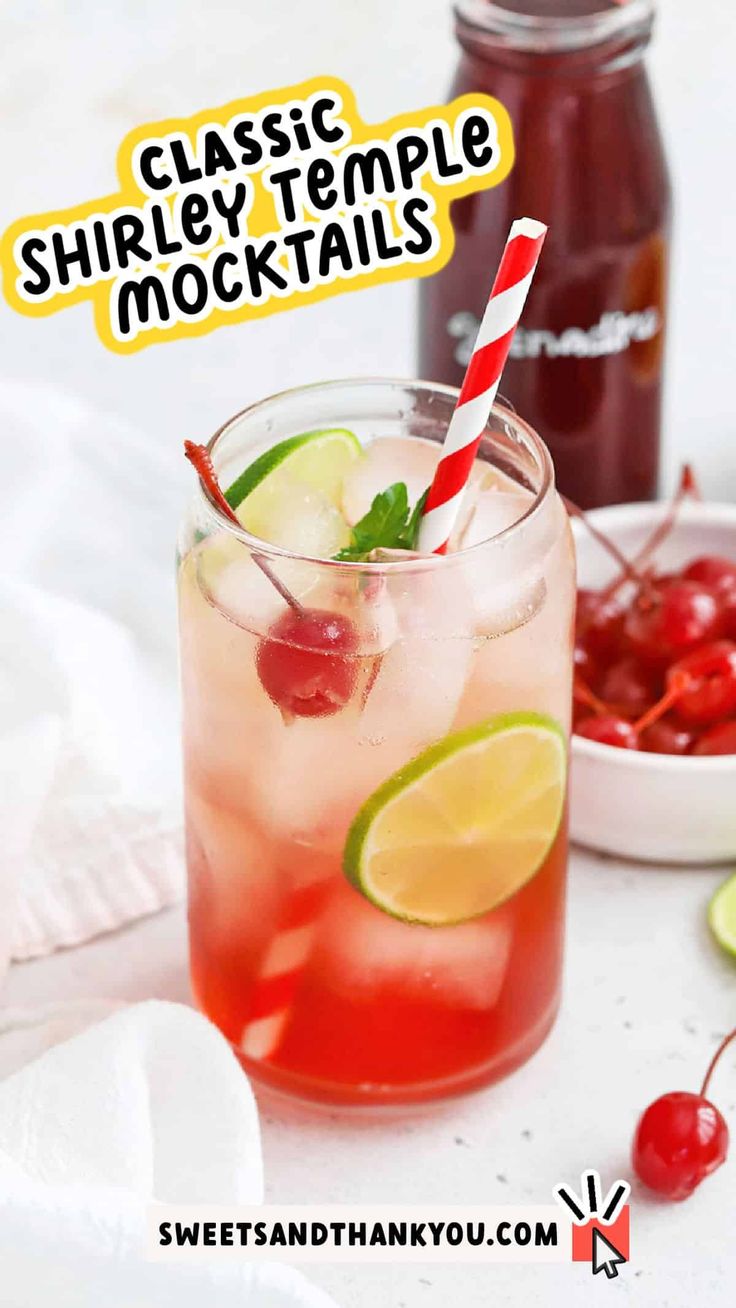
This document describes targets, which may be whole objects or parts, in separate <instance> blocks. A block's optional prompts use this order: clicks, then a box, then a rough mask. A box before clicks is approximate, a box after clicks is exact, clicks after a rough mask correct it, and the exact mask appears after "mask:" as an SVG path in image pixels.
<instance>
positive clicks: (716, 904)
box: [708, 873, 736, 957]
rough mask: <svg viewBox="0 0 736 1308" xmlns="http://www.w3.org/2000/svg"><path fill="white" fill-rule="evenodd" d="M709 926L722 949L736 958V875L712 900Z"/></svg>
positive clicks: (718, 890) (709, 906)
mask: <svg viewBox="0 0 736 1308" xmlns="http://www.w3.org/2000/svg"><path fill="white" fill-rule="evenodd" d="M708 925H709V927H710V929H711V931H712V932H713V935H714V936H715V938H716V940H717V941H718V943H719V945H720V946H721V948H722V949H725V950H726V952H727V953H729V954H733V955H734V956H735V957H736V873H734V875H733V876H730V877H729V878H728V881H724V883H723V885H722V886H719V887H718V889H717V891H716V893H715V894H714V896H713V898H712V899H711V901H710V903H709V905H708Z"/></svg>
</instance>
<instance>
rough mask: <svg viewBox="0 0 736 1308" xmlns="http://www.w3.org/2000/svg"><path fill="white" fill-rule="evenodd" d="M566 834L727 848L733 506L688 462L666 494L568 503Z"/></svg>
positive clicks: (732, 745)
mask: <svg viewBox="0 0 736 1308" xmlns="http://www.w3.org/2000/svg"><path fill="white" fill-rule="evenodd" d="M573 516H574V519H575V520H574V530H575V538H576V548H577V556H578V604H577V617H576V633H575V683H574V711H573V741H572V777H571V790H572V800H571V831H572V836H573V839H575V840H577V841H579V842H580V843H581V844H585V845H590V846H592V847H593V848H595V849H600V850H603V851H605V852H607V853H612V854H618V855H622V856H624V857H626V858H634V859H644V860H648V861H654V862H668V863H673V862H674V863H695V862H697V863H716V862H721V861H725V860H728V859H733V858H736V505H732V504H715V503H705V502H703V501H702V500H701V499H700V497H699V494H698V492H697V488H696V486H695V483H694V479H693V477H692V474H691V472H690V470H689V469H687V468H686V469H685V470H684V471H683V474H682V478H681V482H680V486H679V488H678V491H677V493H676V495H675V496H674V498H673V500H672V501H671V503H670V504H668V505H664V504H651V503H650V504H623V505H614V506H612V507H610V508H605V509H596V510H594V511H592V512H590V513H586V514H582V513H580V512H579V511H577V510H573Z"/></svg>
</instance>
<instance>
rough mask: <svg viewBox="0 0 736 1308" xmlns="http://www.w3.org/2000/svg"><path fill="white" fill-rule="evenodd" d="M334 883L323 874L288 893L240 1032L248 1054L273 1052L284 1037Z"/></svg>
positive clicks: (264, 1056)
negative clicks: (323, 910) (328, 893)
mask: <svg viewBox="0 0 736 1308" xmlns="http://www.w3.org/2000/svg"><path fill="white" fill-rule="evenodd" d="M329 885H330V881H329V879H325V878H323V877H320V878H319V879H318V880H316V881H309V882H307V883H306V884H305V885H303V886H301V887H300V888H299V889H298V890H295V891H293V892H291V893H289V894H288V897H287V900H286V905H285V909H284V912H283V914H282V916H281V920H280V922H279V925H278V928H277V930H276V933H275V935H274V936H273V938H272V940H271V942H270V944H269V946H268V948H267V949H266V953H265V956H264V958H263V961H262V963H261V966H260V969H259V972H258V976H257V977H256V980H255V982H254V984H253V991H252V994H251V997H250V1006H249V1012H248V1018H247V1021H246V1023H245V1026H244V1028H243V1032H242V1035H241V1037H240V1048H241V1050H242V1052H243V1053H244V1054H245V1055H246V1056H247V1057H248V1058H253V1059H268V1058H271V1057H273V1055H274V1054H275V1053H276V1051H277V1050H278V1048H279V1045H280V1044H281V1041H282V1040H283V1037H284V1034H285V1031H286V1027H287V1025H288V1022H289V1018H290V1017H291V1013H292V1009H293V1006H294V1000H295V998H296V993H297V990H298V989H299V985H300V983H301V980H302V976H303V974H304V969H305V967H306V965H307V963H308V961H309V957H310V955H311V953H312V948H313V945H314V937H315V935H316V931H317V926H318V923H319V918H320V915H321V912H322V908H323V906H324V903H325V899H326V896H327V891H328V889H329Z"/></svg>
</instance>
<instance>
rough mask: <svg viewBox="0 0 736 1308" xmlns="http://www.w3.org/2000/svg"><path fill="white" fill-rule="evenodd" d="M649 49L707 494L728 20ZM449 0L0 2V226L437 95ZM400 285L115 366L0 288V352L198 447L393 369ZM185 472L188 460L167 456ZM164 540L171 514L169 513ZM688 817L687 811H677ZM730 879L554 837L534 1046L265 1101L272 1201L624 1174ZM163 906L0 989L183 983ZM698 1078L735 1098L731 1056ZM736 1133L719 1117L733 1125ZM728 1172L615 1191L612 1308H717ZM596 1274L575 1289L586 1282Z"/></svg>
mask: <svg viewBox="0 0 736 1308" xmlns="http://www.w3.org/2000/svg"><path fill="white" fill-rule="evenodd" d="M662 8H663V14H662V19H661V22H660V34H659V40H658V42H657V46H656V48H655V50H654V53H653V59H652V66H653V71H654V74H655V83H656V87H657V91H658V97H659V102H660V106H661V109H662V117H663V122H664V128H665V134H666V137H667V141H668V145H669V148H670V155H671V160H672V164H673V172H674V178H675V184H676V188H677V205H678V223H677V241H676V246H675V266H674V286H673V303H672V323H671V342H670V354H669V389H668V413H669V416H668V422H667V428H666V441H665V454H666V478H665V479H666V481H667V482H668V483H671V480H672V477H673V469H674V466H675V465H676V463H677V462H678V461H679V460H680V459H681V458H683V457H685V456H687V457H691V458H694V459H695V460H696V462H697V465H698V468H699V469H700V471H701V474H702V477H703V482H704V485H705V488H706V491H707V492H709V493H710V494H717V495H718V496H719V497H721V498H723V497H724V496H726V497H727V496H730V497H732V498H734V497H736V454H735V453H734V449H735V448H736V446H735V445H734V437H736V415H735V411H734V405H733V400H732V377H731V373H732V369H733V363H732V354H733V351H732V349H731V348H730V345H729V339H731V340H732V321H733V303H734V300H735V299H736V261H734V259H733V256H732V244H733V236H732V232H733V213H734V211H735V210H736V184H735V182H734V172H733V169H732V168H731V167H730V163H729V160H730V159H731V157H732V141H733V132H734V127H736V121H735V119H736V113H735V110H736V94H735V93H734V87H733V58H732V52H733V43H734V38H735V37H736V16H735V15H736V11H735V10H734V9H733V7H731V6H726V5H722V4H719V3H717V0H703V2H702V3H701V4H699V5H693V4H692V3H691V0H667V3H666V5H663V6H662ZM448 10H449V4H448V3H447V0H372V3H371V4H370V5H364V4H359V3H358V2H357V0H311V3H309V4H306V5H305V4H302V3H300V2H299V0H273V3H268V4H263V3H260V4H258V5H256V4H254V3H253V0H240V3H239V4H237V5H217V4H209V3H206V0H196V2H195V0H180V2H178V3H176V4H175V3H173V0H171V3H164V0H158V3H149V4H145V5H144V4H143V3H142V2H137V0H131V3H128V4H126V5H125V6H122V5H120V6H100V5H98V4H96V3H95V2H94V0H76V3H75V4H74V5H68V4H63V3H62V2H61V0H57V3H48V2H47V3H45V4H44V3H41V2H40V0H15V3H14V4H12V5H10V6H6V7H4V10H3V16H2V19H0V84H1V85H2V88H3V89H2V93H1V95H2V110H3V112H2V115H0V124H1V125H0V146H1V147H2V158H3V186H2V189H1V191H0V226H4V225H5V224H6V223H7V222H10V221H12V220H13V219H14V218H16V217H19V216H20V215H21V214H23V213H27V212H33V211H38V210H43V209H47V208H55V207H60V206H63V205H66V204H72V203H75V202H77V201H80V200H82V199H85V198H88V197H89V198H91V197H92V196H94V195H96V194H104V193H105V192H106V191H108V190H109V189H110V187H111V185H112V183H113V180H114V179H113V161H114V154H115V149H116V146H117V144H118V142H119V140H120V138H121V137H122V136H123V135H124V133H125V132H126V131H127V130H128V129H129V128H131V127H132V126H134V125H136V124H138V123H140V122H143V121H146V120H148V119H155V118H160V117H165V116H168V115H175V114H187V113H192V112H194V111H195V110H197V109H200V108H202V107H204V106H206V105H208V104H218V103H224V102H225V101H227V100H229V99H232V98H234V97H236V96H238V95H245V94H248V93H251V92H253V93H255V92H258V91H261V90H264V89H267V88H268V87H269V86H278V85H282V84H286V83H289V82H292V81H298V80H300V79H302V78H305V77H307V76H312V75H314V74H317V73H319V72H325V73H332V74H337V75H339V76H342V77H344V78H345V79H346V80H347V81H349V82H350V83H352V85H353V86H354V88H355V90H356V92H357V94H358V101H359V104H360V106H361V107H362V109H363V110H364V113H365V115H366V117H368V118H370V117H373V118H376V119H378V118H383V117H387V116H388V115H389V114H392V113H395V112H398V111H400V110H403V109H408V108H412V107H416V106H419V105H420V104H424V103H431V102H433V101H435V100H438V99H442V98H443V94H444V91H445V88H446V86H447V83H448V81H449V76H450V72H451V68H452V64H453V60H454V51H453V41H452V36H451V30H450V23H449V15H448ZM413 317H414V293H413V288H412V287H411V286H410V285H408V284H406V285H396V286H394V287H390V288H382V289H379V290H374V291H368V292H362V293H360V294H357V295H356V294H352V295H345V296H343V297H340V298H338V299H336V300H333V301H331V302H329V303H327V304H323V305H316V306H313V307H311V308H308V309H300V310H299V311H298V312H295V313H288V314H284V315H277V316H274V317H272V318H269V319H265V320H263V321H262V322H260V323H258V324H255V325H248V324H244V325H241V326H237V327H230V328H226V329H223V330H220V331H217V332H215V333H212V334H211V335H209V336H206V337H203V338H202V339H200V340H196V341H185V342H176V343H172V344H167V345H165V346H160V347H156V348H154V349H149V350H145V351H143V352H142V353H140V354H138V355H134V356H130V357H119V356H116V355H113V354H111V353H108V352H106V351H105V350H104V349H103V347H102V346H101V345H100V343H99V342H98V341H97V339H96V337H95V335H94V333H93V330H92V324H91V315H90V312H89V309H88V307H87V306H79V307H77V308H75V309H71V310H67V311H65V312H64V313H62V314H58V315H55V316H53V317H50V318H49V319H46V320H42V321H33V320H29V319H24V318H22V317H19V316H17V315H14V314H13V313H12V312H11V311H10V310H9V309H8V308H7V307H6V306H4V305H0V341H1V344H2V352H1V353H0V368H2V370H3V371H4V372H5V373H6V374H7V375H8V376H19V377H23V378H31V379H37V380H41V381H44V382H46V383H53V384H55V385H58V386H62V387H64V388H65V389H67V390H69V391H72V392H75V393H79V394H82V395H84V396H85V397H87V398H88V399H90V400H91V401H92V402H94V403H97V404H98V405H100V406H101V407H102V408H106V409H109V410H113V411H116V412H120V413H123V414H124V415H125V416H126V417H128V418H129V419H130V420H131V421H132V422H134V423H135V424H136V425H137V426H138V427H139V428H141V429H143V430H145V431H148V432H150V433H151V437H152V439H158V440H161V441H163V442H166V443H168V444H169V445H170V444H171V443H172V442H178V441H180V440H181V439H182V438H183V437H184V436H194V437H197V438H201V437H202V436H203V435H208V434H209V433H210V432H211V431H212V430H214V428H215V427H216V426H217V425H219V423H220V421H221V420H222V419H223V417H225V416H226V415H227V414H229V413H231V412H233V411H235V410H236V409H237V408H240V407H242V405H243V404H244V403H245V402H247V401H248V400H249V399H253V398H256V397H257V396H258V395H262V394H264V393H267V392H269V391H272V390H276V389H280V388H282V387H283V386H286V385H296V384H298V383H299V382H302V381H311V380H314V379H315V378H317V377H320V376H325V375H339V374H342V375H349V374H351V373H363V374H365V373H374V374H375V373H389V374H394V375H397V374H404V375H409V374H410V373H411V372H412V371H413V369H414V364H413V358H414V350H413V332H414V322H413ZM181 479H182V486H184V484H185V479H186V473H185V470H184V465H183V461H182V474H181ZM172 530H173V527H172ZM693 820H694V821H695V820H697V817H696V815H694V816H693ZM722 875H723V871H722V870H721V871H720V872H719V871H712V870H697V871H696V870H687V869H684V870H666V869H654V868H639V867H633V866H625V865H621V864H617V863H616V862H614V861H610V860H602V859H598V858H596V857H594V856H591V855H583V854H580V853H577V854H575V856H574V858H573V865H572V879H571V880H572V884H571V896H570V917H569V950H568V965H567V979H566V997H565V1003H564V1007H563V1011H562V1015H561V1018H560V1020H559V1022H558V1025H557V1026H556V1028H555V1030H554V1032H553V1034H552V1035H551V1037H550V1038H549V1040H548V1041H547V1043H546V1045H545V1046H544V1048H543V1049H542V1051H541V1052H540V1053H539V1054H538V1055H537V1056H536V1057H535V1058H534V1059H533V1060H532V1061H531V1062H530V1063H529V1064H528V1065H527V1066H526V1067H524V1068H523V1069H521V1070H520V1071H519V1072H517V1073H516V1074H515V1075H514V1076H513V1077H512V1078H510V1079H509V1080H508V1081H507V1082H505V1083H503V1084H501V1085H500V1086H498V1087H496V1088H494V1089H491V1090H490V1091H487V1092H483V1093H481V1094H479V1095H477V1096H475V1097H473V1098H471V1099H468V1100H463V1101H458V1102H455V1103H453V1104H451V1105H449V1106H447V1107H446V1108H444V1109H442V1110H437V1111H435V1112H433V1113H431V1114H429V1113H428V1114H426V1115H424V1116H417V1115H414V1116H409V1117H404V1118H401V1119H393V1120H386V1121H383V1122H379V1123H372V1124H369V1123H365V1122H360V1123H359V1122H356V1121H355V1120H352V1119H345V1118H342V1119H341V1118H339V1117H337V1116H334V1115H323V1116H321V1117H317V1118H309V1117H308V1116H304V1115H301V1116H299V1115H294V1116H291V1117H288V1118H285V1117H284V1116H283V1113H280V1114H279V1116H278V1118H275V1117H274V1116H273V1113H272V1110H271V1109H267V1110H266V1111H265V1112H264V1148H265V1155H266V1168H267V1177H268V1185H269V1193H270V1196H271V1197H272V1198H278V1199H280V1200H284V1201H304V1200H307V1199H315V1200H318V1199H324V1200H333V1201H339V1200H344V1201H348V1202H349V1201H354V1200H359V1199H372V1200H376V1201H382V1200H387V1199H392V1200H396V1201H405V1202H412V1201H418V1200H420V1199H421V1200H431V1199H437V1200H438V1201H445V1202H454V1201H463V1202H473V1201H488V1202H501V1201H509V1202H511V1203H514V1202H521V1201H523V1200H535V1201H541V1202H546V1201H547V1200H548V1197H549V1193H550V1187H551V1186H552V1185H553V1184H554V1183H555V1182H556V1181H558V1180H560V1179H562V1178H563V1177H564V1178H567V1179H568V1180H569V1181H575V1179H576V1178H577V1176H578V1174H579V1173H580V1171H581V1169H582V1168H583V1167H585V1166H589V1165H593V1166H597V1167H599V1168H600V1170H601V1171H602V1173H603V1174H604V1178H606V1177H612V1176H613V1175H618V1174H619V1173H621V1172H623V1173H624V1174H625V1173H626V1171H627V1151H628V1143H629V1140H630V1137H631V1133H632V1129H633V1125H634V1122H635V1119H636V1116H637V1114H638V1113H639V1111H640V1110H641V1109H642V1108H643V1107H644V1106H645V1105H646V1103H647V1102H648V1101H649V1100H650V1099H651V1098H652V1097H655V1096H656V1095H658V1094H660V1093H661V1092H663V1091H665V1090H668V1089H676V1088H696V1087H697V1085H698V1083H699V1080H700V1078H701V1076H702V1072H703V1070H704V1067H705V1065H706V1063H707V1061H708V1058H709V1056H710V1053H711V1051H712V1049H713V1047H714V1044H715V1041H716V1040H717V1038H718V1035H719V1034H720V1033H722V1032H724V1031H725V1030H727V1029H728V1028H729V1027H730V1025H732V1023H733V1021H734V1011H736V1004H735V1003H734V997H735V994H736V986H735V985H734V981H735V979H736V971H735V970H734V967H733V966H732V965H731V964H730V963H729V961H728V960H726V959H725V958H723V957H721V956H720V955H719V954H718V952H717V950H716V949H715V947H714V946H713V944H712V942H711V941H710V939H709V938H708V935H707V931H706V928H705V925H704V909H705V905H706V903H707V900H708V897H709V895H710V893H711V892H712V889H713V887H714V886H715V885H716V884H717V882H718V880H719V879H720V877H721V876H722ZM184 935H185V932H184V918H183V913H182V911H181V910H173V911H170V912H167V913H163V914H161V915H159V916H158V917H156V918H152V919H149V920H147V921H143V922H140V923H138V924H136V925H134V926H132V927H131V928H129V929H127V930H125V931H121V932H119V933H117V934H116V935H113V936H109V937H106V938H104V939H100V940H97V941H95V942H93V943H91V944H89V945H87V946H85V947H83V948H80V949H77V950H74V951H72V952H68V953H61V954H58V955H56V956H54V957H51V958H48V959H45V960H41V961H38V962H34V963H27V964H24V965H22V966H16V967H15V968H13V969H12V970H11V973H10V976H9V978H8V980H7V982H6V984H5V987H4V989H3V992H2V1002H3V1003H8V1004H15V1003H24V1004H25V1003H36V1002H38V1003H41V1002H44V1001H47V1000H49V999H52V998H53V999H57V998H64V997H72V996H92V995H95V996H102V995H105V996H111V997H119V998H122V999H126V1000H138V999H143V998H146V997H149V996H159V997H164V998H172V999H182V1000H186V998H187V995H188V988H187V979H186V965H185V940H184ZM713 1095H714V1097H715V1098H716V1099H717V1100H718V1102H719V1103H720V1105H721V1107H722V1108H723V1110H724V1111H725V1112H726V1113H728V1112H729V1110H730V1111H731V1113H735V1112H736V1072H735V1071H734V1066H733V1060H732V1059H731V1060H730V1062H729V1063H728V1064H727V1065H724V1066H723V1068H722V1069H721V1071H720V1073H719V1075H718V1078H717V1080H716V1082H715V1084H714V1086H713ZM732 1123H733V1124H736V1118H734V1117H732ZM734 1168H736V1161H732V1162H731V1164H730V1165H729V1166H727V1167H724V1168H723V1169H721V1171H720V1172H719V1173H717V1174H716V1175H715V1176H714V1177H712V1178H711V1179H709V1180H708V1182H707V1183H706V1184H705V1185H704V1186H703V1187H702V1188H701V1190H700V1191H699V1192H697V1193H696V1194H695V1195H694V1196H693V1198H692V1199H691V1200H690V1201H689V1202H687V1203H686V1204H681V1205H675V1206H667V1205H659V1204H655V1203H652V1202H650V1201H648V1200H646V1199H644V1198H643V1197H641V1196H639V1195H637V1196H636V1205H635V1211H634V1218H633V1229H632V1250H633V1257H634V1262H633V1264H632V1266H631V1267H629V1268H626V1269H625V1270H624V1274H623V1275H622V1276H621V1277H620V1278H619V1280H618V1281H617V1282H616V1283H615V1289H614V1290H613V1291H609V1290H605V1291H604V1296H609V1295H610V1294H611V1293H613V1294H617V1295H618V1297H619V1301H620V1302H626V1303H636V1304H640V1305H647V1306H649V1305H657V1306H658V1308H659V1306H661V1308H691V1305H692V1304H693V1303H695V1302H697V1303H698V1304H701V1305H703V1306H704V1308H718V1306H719V1305H721V1304H724V1305H725V1304H726V1303H730V1302H732V1301H733V1285H734V1282H735V1280H736V1243H735V1242H734V1238H733V1216H734V1203H733V1196H734V1192H735V1189H736V1183H735V1180H734V1178H735V1177H736V1172H735V1171H734ZM312 1275H314V1278H315V1279H316V1280H318V1281H319V1282H320V1283H321V1284H323V1285H324V1286H325V1287H326V1288H328V1289H330V1290H331V1291H332V1293H333V1294H334V1296H335V1298H336V1300H337V1302H338V1303H339V1304H341V1305H343V1308H369V1306H370V1308H373V1305H374V1304H377V1303H379V1304H381V1305H387V1308H388V1305H391V1308H446V1305H447V1304H448V1302H450V1301H452V1300H456V1301H458V1302H459V1303H461V1304H462V1305H463V1308H486V1305H487V1304H488V1303H490V1302H496V1303H499V1304H505V1305H510V1306H512V1308H516V1306H517V1305H518V1308H521V1306H522V1305H524V1306H525V1308H527V1306H528V1308H533V1305H537V1304H539V1305H542V1304H544V1305H550V1304H552V1305H558V1304H559V1305H563V1304H564V1305H565V1306H566V1308H568V1306H569V1308H576V1306H577V1305H581V1306H582V1305H585V1308H589V1305H590V1304H591V1302H592V1300H593V1296H594V1295H595V1296H597V1295H598V1293H599V1283H600V1281H601V1280H603V1278H598V1280H597V1281H596V1282H591V1278H590V1272H589V1269H587V1268H586V1267H583V1266H578V1267H574V1268H571V1267H560V1268H555V1267H541V1268H534V1267H523V1266H517V1267H511V1268H508V1269H503V1268H489V1269H481V1270H468V1269H458V1268H444V1269H443V1268H437V1267H434V1268H428V1269H423V1268H421V1267H405V1268H402V1267H396V1268H384V1269H370V1268H368V1267H359V1268H354V1269H351V1268H349V1267H347V1268H337V1267H334V1268H330V1267H324V1268H316V1269H313V1271H312ZM591 1286H592V1288H591Z"/></svg>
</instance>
